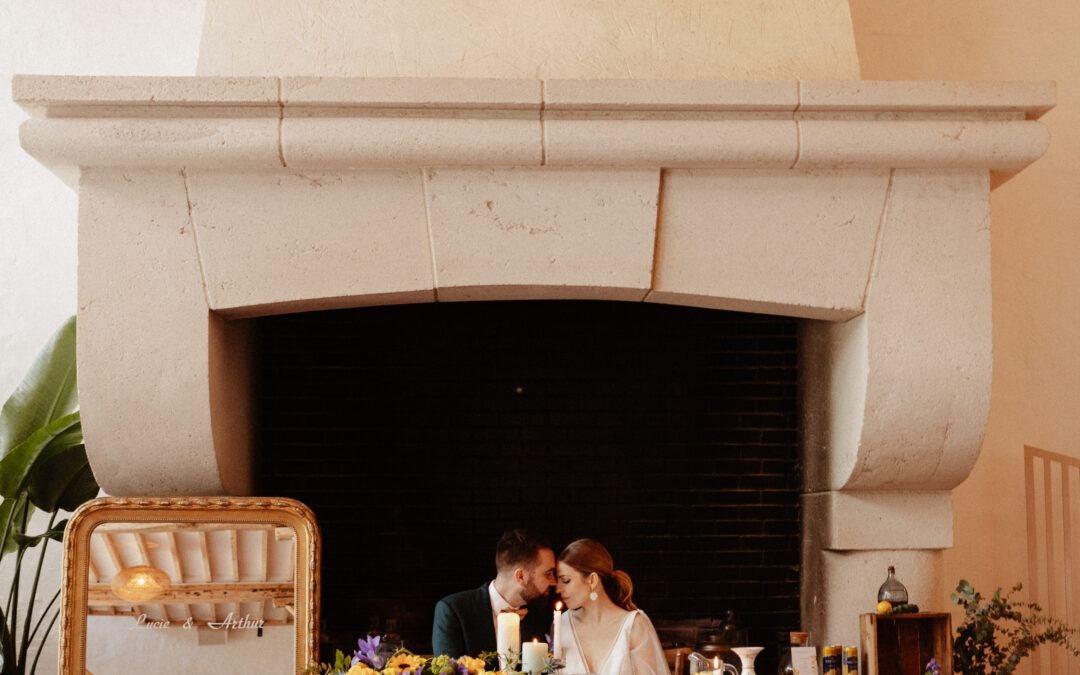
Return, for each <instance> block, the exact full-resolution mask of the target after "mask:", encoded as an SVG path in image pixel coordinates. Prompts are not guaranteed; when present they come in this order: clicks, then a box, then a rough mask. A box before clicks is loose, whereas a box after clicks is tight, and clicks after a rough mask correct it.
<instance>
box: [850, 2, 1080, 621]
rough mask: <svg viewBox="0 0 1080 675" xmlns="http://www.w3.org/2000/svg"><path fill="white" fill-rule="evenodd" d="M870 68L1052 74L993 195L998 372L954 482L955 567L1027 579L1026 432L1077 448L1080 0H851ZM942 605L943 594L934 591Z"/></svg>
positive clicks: (975, 575)
mask: <svg viewBox="0 0 1080 675" xmlns="http://www.w3.org/2000/svg"><path fill="white" fill-rule="evenodd" d="M851 9H852V18H853V23H854V29H855V38H856V44H857V46H858V52H859V61H860V66H861V68H862V74H863V77H864V78H866V79H930V80H934V79H957V80H1009V79H1014V80H1018V79H1030V80H1046V79H1053V80H1057V83H1058V104H1057V107H1056V108H1055V109H1054V110H1052V111H1050V112H1049V113H1048V114H1047V115H1046V116H1045V117H1043V121H1044V122H1045V123H1046V124H1047V125H1048V126H1049V128H1050V133H1051V136H1052V140H1051V142H1050V149H1049V151H1048V152H1047V153H1046V155H1045V156H1044V157H1043V158H1042V159H1040V160H1039V161H1037V162H1035V164H1034V165H1032V166H1031V167H1029V168H1027V169H1026V170H1025V171H1024V172H1022V173H1021V174H1019V175H1018V176H1017V177H1015V178H1013V179H1012V180H1011V181H1010V182H1008V183H1006V184H1005V185H1003V186H1002V187H1000V188H998V189H997V190H996V191H995V192H994V193H993V195H992V198H991V222H992V225H991V248H992V263H991V269H992V275H993V315H994V324H993V326H994V327H993V340H994V356H993V367H994V379H993V388H992V393H991V398H990V419H989V426H988V429H987V433H986V436H985V438H984V441H983V447H982V453H981V455H980V457H979V459H978V462H977V463H976V465H975V468H974V470H973V471H972V473H971V475H970V477H969V478H968V480H967V481H966V482H964V483H963V484H961V485H960V487H959V488H957V489H956V490H955V491H954V492H953V509H954V514H955V525H954V532H955V535H954V536H955V540H954V541H955V546H954V548H953V549H951V550H948V551H946V552H945V553H944V559H943V567H944V569H943V573H944V579H945V585H946V588H944V589H942V600H943V601H944V603H946V604H947V603H948V600H947V596H948V592H950V591H951V590H952V589H953V588H954V587H955V584H956V582H957V580H958V579H960V578H966V579H968V580H969V581H971V582H972V583H973V584H974V585H975V587H976V588H977V589H981V590H983V591H984V592H986V591H993V589H994V588H995V587H997V586H1002V587H1005V588H1009V587H1010V586H1012V584H1014V583H1015V582H1017V581H1024V582H1027V578H1028V577H1027V574H1028V572H1027V557H1026V551H1027V532H1026V521H1025V502H1024V471H1023V453H1024V445H1025V444H1027V445H1033V446H1036V447H1040V448H1044V449H1046V450H1050V451H1054V452H1058V453H1062V454H1067V455H1071V456H1073V457H1080V415H1078V414H1077V402H1078V401H1080V353H1078V351H1077V335H1078V334H1080V300H1078V297H1077V289H1078V288H1080V265H1078V264H1077V262H1076V258H1077V255H1078V253H1080V39H1078V36H1080V3H1077V2H1076V1H1075V0H1043V1H1042V2H1039V3H1017V2H1014V1H1012V0H949V1H948V2H941V1H940V0H908V1H907V2H903V3H882V2H878V1H877V0H851ZM927 604H937V603H927Z"/></svg>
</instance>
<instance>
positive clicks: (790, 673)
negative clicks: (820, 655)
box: [776, 631, 810, 675]
mask: <svg viewBox="0 0 1080 675" xmlns="http://www.w3.org/2000/svg"><path fill="white" fill-rule="evenodd" d="M788 638H789V640H790V646H789V647H788V648H786V649H784V650H782V651H781V652H780V667H779V668H777V669H776V673H777V675H795V670H794V669H793V668H792V667H791V647H805V646H806V643H807V641H808V640H809V638H810V634H809V633H800V632H797V631H792V632H791V633H788Z"/></svg>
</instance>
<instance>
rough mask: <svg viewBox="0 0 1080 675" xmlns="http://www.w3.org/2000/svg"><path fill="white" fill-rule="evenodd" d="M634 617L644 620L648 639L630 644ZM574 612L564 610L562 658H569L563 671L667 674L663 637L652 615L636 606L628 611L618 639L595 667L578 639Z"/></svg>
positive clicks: (610, 674)
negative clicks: (661, 645)
mask: <svg viewBox="0 0 1080 675" xmlns="http://www.w3.org/2000/svg"><path fill="white" fill-rule="evenodd" d="M635 621H644V622H645V627H646V628H647V629H648V630H646V631H645V633H646V639H645V640H643V641H642V642H641V643H640V644H631V642H632V640H631V634H632V633H633V627H634V622H635ZM575 623H576V621H575V620H574V612H563V615H562V626H561V628H560V631H559V632H560V633H561V636H560V637H562V636H565V637H562V640H561V642H563V645H562V647H563V658H564V659H565V660H566V670H565V671H564V672H566V673H569V674H571V675H576V674H577V673H595V675H668V673H670V672H671V671H670V669H668V665H667V659H666V658H665V657H664V650H663V648H661V647H660V638H658V637H657V636H656V629H655V628H653V625H652V622H651V621H649V617H647V616H645V612H643V611H641V610H640V609H635V610H634V611H632V612H630V613H629V614H627V615H626V618H625V619H624V620H623V623H622V626H621V627H620V628H619V633H618V635H617V636H616V637H615V641H614V642H613V643H612V644H611V646H610V647H609V648H608V652H607V655H606V656H605V657H604V660H603V662H602V663H599V664H596V663H594V664H592V666H593V667H592V669H590V668H589V665H588V664H587V663H585V654H584V652H583V651H582V649H581V642H580V641H579V640H578V635H577V629H576V628H575Z"/></svg>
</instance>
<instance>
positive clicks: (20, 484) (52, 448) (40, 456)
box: [0, 411, 82, 499]
mask: <svg viewBox="0 0 1080 675" xmlns="http://www.w3.org/2000/svg"><path fill="white" fill-rule="evenodd" d="M81 443H82V423H81V422H80V418H79V412H78V411H75V412H73V413H71V414H70V415H65V416H64V417H61V418H60V419H57V420H53V421H52V422H51V423H49V424H48V425H47V426H45V427H43V428H41V429H38V430H37V431H35V432H33V433H32V434H30V436H29V438H27V439H26V440H25V441H23V442H22V443H20V444H19V445H18V446H16V447H15V448H14V449H12V450H11V452H9V453H8V454H7V455H6V456H5V457H4V458H3V459H0V496H3V497H4V498H5V499H9V498H11V497H14V496H15V495H17V494H18V493H20V492H22V490H23V489H24V488H25V487H26V481H27V479H28V477H29V476H30V472H31V471H33V470H34V467H35V465H37V464H38V463H39V462H44V461H47V460H49V459H50V458H51V457H53V456H55V455H58V454H60V453H63V452H64V451H66V450H68V449H69V448H72V447H74V446H77V445H79V444H81Z"/></svg>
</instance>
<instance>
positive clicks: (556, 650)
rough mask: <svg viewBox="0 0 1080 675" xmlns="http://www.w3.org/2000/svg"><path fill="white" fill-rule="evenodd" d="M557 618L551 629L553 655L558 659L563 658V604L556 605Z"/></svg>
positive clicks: (555, 616)
mask: <svg viewBox="0 0 1080 675" xmlns="http://www.w3.org/2000/svg"><path fill="white" fill-rule="evenodd" d="M552 616H554V618H555V621H554V622H553V626H552V628H551V655H552V656H554V657H555V658H557V659H561V658H562V603H561V602H557V603H555V612H554V614H553V615H552Z"/></svg>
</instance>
